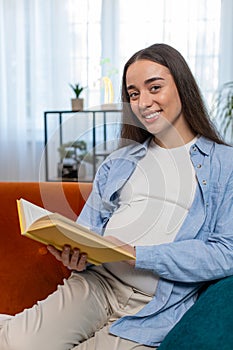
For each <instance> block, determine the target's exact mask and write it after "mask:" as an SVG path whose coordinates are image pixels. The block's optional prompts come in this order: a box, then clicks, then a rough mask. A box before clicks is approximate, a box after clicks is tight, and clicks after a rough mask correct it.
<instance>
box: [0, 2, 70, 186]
mask: <svg viewBox="0 0 233 350" xmlns="http://www.w3.org/2000/svg"><path fill="white" fill-rule="evenodd" d="M66 4H67V3H66V2H65V1H63V0H39V1H36V0H0V75H1V79H0V164H1V167H0V180H2V181H7V180H8V181H15V180H17V181H30V180H37V179H38V176H39V169H40V167H41V166H43V164H40V159H41V153H42V150H43V139H44V135H43V111H44V110H48V109H53V108H56V109H59V108H62V109H64V108H65V107H66V106H67V107H68V105H67V103H69V97H68V95H69V94H70V93H69V92H68V89H69V87H68V82H69V81H70V75H69V52H70V36H69V26H68V21H67V20H68V12H67V8H66ZM64 81H65V82H66V85H67V91H66V85H64Z"/></svg>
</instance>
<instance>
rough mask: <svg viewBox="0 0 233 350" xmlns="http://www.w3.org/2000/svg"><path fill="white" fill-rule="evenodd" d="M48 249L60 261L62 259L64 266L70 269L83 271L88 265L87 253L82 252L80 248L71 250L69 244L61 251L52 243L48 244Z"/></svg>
mask: <svg viewBox="0 0 233 350" xmlns="http://www.w3.org/2000/svg"><path fill="white" fill-rule="evenodd" d="M47 249H48V251H49V252H50V253H51V254H52V255H54V256H55V258H56V259H57V260H58V261H61V262H62V264H63V265H64V266H66V267H67V268H68V269H70V270H76V271H79V272H81V271H83V270H85V269H86V265H87V254H85V253H80V251H79V249H78V248H74V249H73V250H72V252H71V248H70V246H68V245H65V246H64V247H63V250H62V251H60V250H58V249H56V248H55V247H54V246H52V245H48V246H47Z"/></svg>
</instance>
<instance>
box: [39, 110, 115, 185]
mask: <svg viewBox="0 0 233 350" xmlns="http://www.w3.org/2000/svg"><path fill="white" fill-rule="evenodd" d="M120 123H121V110H104V109H103V110H102V109H100V110H84V111H78V112H75V111H69V110H64V111H59V110H57V111H56V110H54V111H45V112H44V146H45V151H44V158H45V180H46V181H82V182H90V181H93V178H94V176H95V173H96V170H97V167H98V165H99V161H100V159H105V158H106V156H107V155H108V154H109V153H110V152H112V151H113V150H114V149H115V148H116V144H117V141H118V137H119V133H118V134H117V131H116V130H118V131H119V130H120ZM77 139H78V140H81V139H82V140H84V141H85V142H86V143H87V146H88V147H87V148H88V149H87V152H88V153H89V155H91V158H92V162H91V164H90V166H91V171H89V174H88V175H82V176H79V175H78V172H77V176H74V177H63V176H58V171H57V167H58V163H60V166H61V163H62V161H63V160H62V159H61V158H60V157H59V153H58V151H57V150H58V148H59V147H60V146H62V145H63V144H64V143H65V142H67V141H70V140H73V141H75V140H77ZM109 145H110V146H109ZM90 166H89V167H90Z"/></svg>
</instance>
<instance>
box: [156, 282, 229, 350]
mask: <svg viewBox="0 0 233 350" xmlns="http://www.w3.org/2000/svg"><path fill="white" fill-rule="evenodd" d="M232 327H233V277H227V278H224V279H222V280H220V281H218V282H215V283H214V284H212V285H211V286H209V287H208V288H207V289H206V291H205V292H203V293H202V294H201V296H200V297H199V299H198V300H197V302H196V303H195V304H194V305H193V306H192V307H191V308H190V310H189V311H188V312H187V313H186V314H185V315H184V316H183V318H182V319H181V320H180V321H179V322H178V323H177V325H176V326H175V327H174V328H173V329H172V330H171V331H170V333H169V334H168V335H167V337H166V338H165V339H164V341H163V342H162V344H161V345H160V347H159V350H171V349H172V350H187V349H188V350H215V349H216V350H217V349H221V350H232V349H233V332H232Z"/></svg>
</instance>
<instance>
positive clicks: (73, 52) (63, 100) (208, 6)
mask: <svg viewBox="0 0 233 350" xmlns="http://www.w3.org/2000/svg"><path fill="white" fill-rule="evenodd" d="M221 2H222V14H221V16H222V17H221V20H222V31H221V40H220V41H219V33H220V28H219V26H220V13H221ZM232 7H233V2H232V1H231V0H222V1H221V0H196V1H187V0H177V1H173V0H160V1H159V0H146V1H141V0H127V1H125V0H102V1H101V0H95V1H94V0H0V77H1V79H0V164H1V167H0V181H7V180H8V181H13V180H17V181H30V180H32V181H34V180H38V179H41V176H39V170H40V169H41V168H43V166H44V164H43V158H42V163H41V155H42V152H43V141H44V129H43V112H44V111H48V110H59V109H61V110H65V109H70V98H71V94H72V92H71V90H70V87H69V85H68V84H69V83H70V82H77V81H80V80H81V83H82V84H84V85H85V84H86V85H87V86H88V89H86V90H85V93H84V96H85V99H86V101H87V103H88V106H86V107H93V106H95V105H98V104H100V103H102V101H101V94H100V84H99V85H98V84H97V80H98V79H99V78H100V77H101V75H102V76H104V75H106V74H108V73H107V70H108V68H109V67H107V66H106V65H102V66H101V64H99V62H100V58H101V56H102V58H109V59H110V63H111V67H113V68H114V69H116V70H117V69H118V71H119V74H114V76H113V77H112V80H113V84H114V90H115V102H118V101H119V94H120V78H121V72H122V67H123V64H124V62H125V60H126V59H128V57H129V56H131V54H133V53H134V52H135V51H136V50H138V49H141V48H142V47H144V46H147V45H150V44H153V43H155V42H166V43H168V44H170V45H173V46H175V47H176V48H177V49H178V50H180V51H181V52H182V54H183V55H184V56H185V58H186V59H187V60H188V63H189V64H190V66H191V68H192V71H193V72H194V74H195V76H196V77H197V79H198V81H199V84H200V86H201V88H202V90H203V92H204V94H205V97H206V99H207V100H210V99H211V96H212V94H213V91H214V90H215V89H216V88H217V86H218V82H219V81H221V80H228V78H229V79H232V78H233V76H232V74H233V71H232V61H233V60H232V56H233V49H232V45H233V41H232V28H233V27H232V17H233V10H232ZM101 10H102V12H101ZM100 16H102V20H101V21H100ZM90 21H91V22H90ZM219 42H220V43H221V60H220V66H219V61H218V59H219ZM80 67H81V68H80ZM101 70H102V72H101ZM219 72H220V74H219V81H218V73H219Z"/></svg>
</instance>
